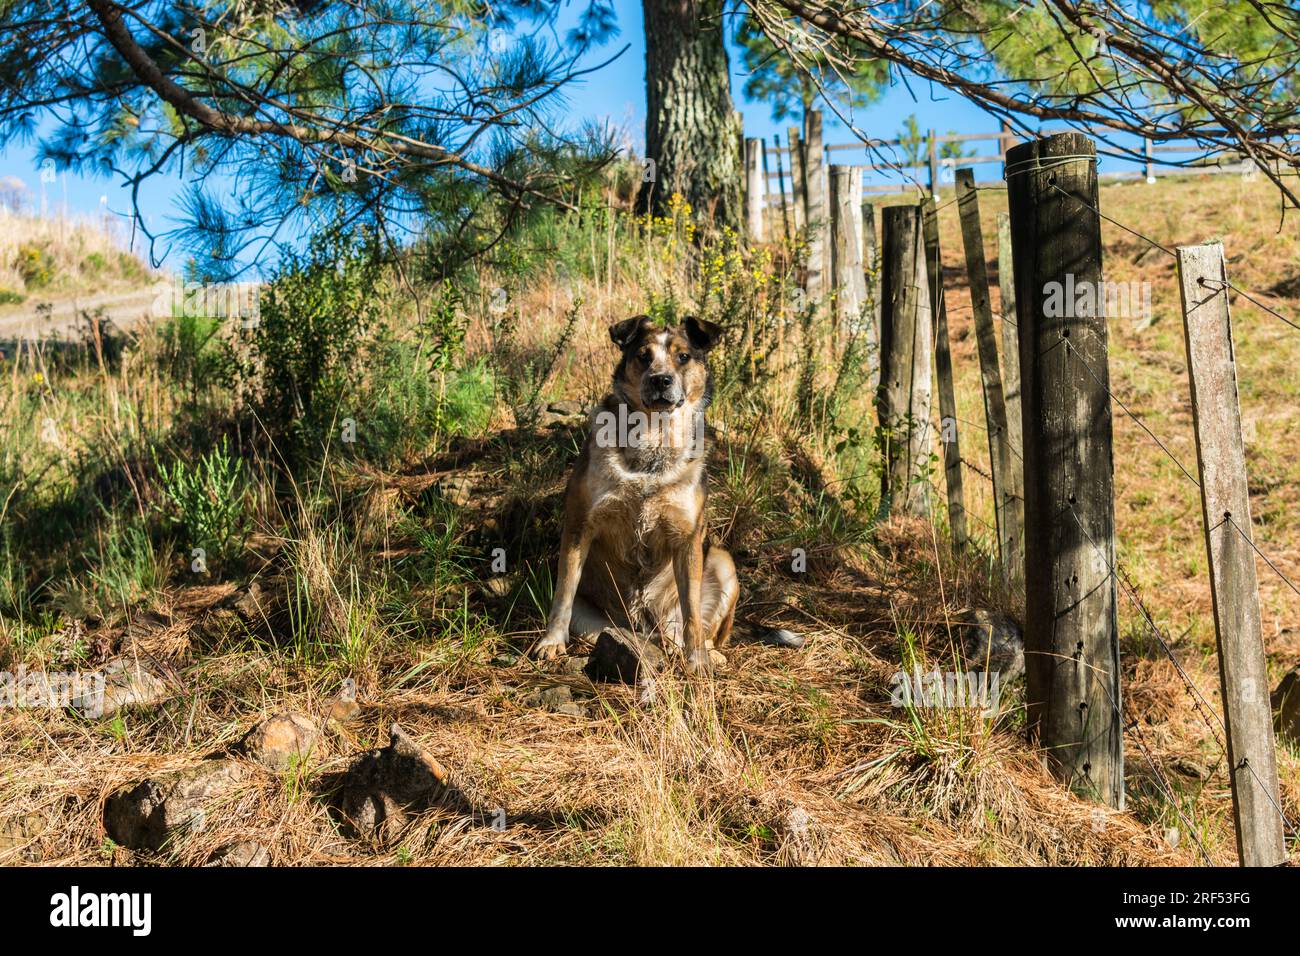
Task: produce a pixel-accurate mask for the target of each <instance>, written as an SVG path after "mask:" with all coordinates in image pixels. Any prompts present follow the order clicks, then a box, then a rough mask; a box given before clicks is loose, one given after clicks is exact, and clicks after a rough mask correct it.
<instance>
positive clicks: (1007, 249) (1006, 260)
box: [998, 212, 1025, 583]
mask: <svg viewBox="0 0 1300 956" xmlns="http://www.w3.org/2000/svg"><path fill="white" fill-rule="evenodd" d="M1011 259H1012V256H1011V216H1010V215H1009V214H1007V213H1005V212H1000V213H998V290H999V291H1000V292H1001V296H1002V395H1003V397H1004V398H1005V399H1006V407H1007V450H1008V452H1009V455H1008V461H1009V464H1010V468H1009V469H1008V470H1007V497H1008V501H1009V505H1010V507H1011V510H1012V516H1013V520H1014V522H1015V534H1014V538H1013V540H1012V543H1013V544H1014V545H1015V555H1016V562H1015V565H1014V568H1015V571H1016V574H1015V575H1014V580H1015V581H1017V582H1022V583H1023V581H1024V565H1025V562H1024V558H1025V543H1024V530H1025V440H1024V432H1023V426H1024V419H1023V416H1022V414H1021V409H1020V336H1019V335H1018V334H1017V331H1016V282H1015V267H1014V265H1013V264H1012V261H1011Z"/></svg>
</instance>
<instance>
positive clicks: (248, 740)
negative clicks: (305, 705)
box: [237, 712, 320, 770]
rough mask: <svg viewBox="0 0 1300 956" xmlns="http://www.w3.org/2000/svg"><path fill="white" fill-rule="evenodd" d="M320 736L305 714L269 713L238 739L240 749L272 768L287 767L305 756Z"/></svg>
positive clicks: (247, 755)
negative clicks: (271, 714)
mask: <svg viewBox="0 0 1300 956" xmlns="http://www.w3.org/2000/svg"><path fill="white" fill-rule="evenodd" d="M319 737H320V730H319V729H318V728H317V727H316V724H315V723H314V722H313V721H312V720H311V719H310V718H309V717H305V716H303V715H302V714H295V713H289V712H285V713H283V714H276V715H275V716H274V717H268V718H267V719H266V720H264V721H262V722H261V723H260V724H258V725H257V726H255V727H254V728H253V729H252V730H250V731H249V732H248V733H247V734H245V735H244V739H243V740H241V741H240V742H239V746H238V748H237V750H238V752H239V753H242V754H243V755H244V756H246V757H248V758H249V759H250V760H254V761H256V762H257V763H260V764H261V765H262V766H264V767H267V768H269V769H271V770H288V769H289V768H290V767H292V766H293V765H294V763H295V762H301V761H302V760H304V759H306V757H307V754H308V753H310V752H311V749H312V747H314V746H315V745H316V741H317V740H318V739H319Z"/></svg>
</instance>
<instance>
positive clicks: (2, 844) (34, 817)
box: [0, 812, 51, 854]
mask: <svg viewBox="0 0 1300 956" xmlns="http://www.w3.org/2000/svg"><path fill="white" fill-rule="evenodd" d="M50 825H51V821H50V817H49V816H47V815H46V814H45V813H38V812H32V813H24V814H21V815H19V816H16V817H9V818H8V819H6V820H3V821H0V854H3V853H5V852H7V851H10V850H17V849H18V848H19V847H24V846H27V845H28V844H29V843H31V842H32V841H33V840H36V839H37V838H38V837H40V835H41V834H43V833H44V832H45V831H46V830H48V829H50Z"/></svg>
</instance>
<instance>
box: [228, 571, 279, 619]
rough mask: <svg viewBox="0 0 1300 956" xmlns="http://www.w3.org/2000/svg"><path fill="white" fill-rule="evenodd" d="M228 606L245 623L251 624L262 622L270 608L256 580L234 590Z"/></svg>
mask: <svg viewBox="0 0 1300 956" xmlns="http://www.w3.org/2000/svg"><path fill="white" fill-rule="evenodd" d="M230 607H231V608H232V609H233V610H234V611H235V613H236V614H238V615H239V617H240V619H241V620H242V621H243V622H244V623H245V624H251V625H258V624H261V623H263V622H264V621H265V620H266V618H267V616H268V615H269V613H270V609H271V608H270V603H269V602H268V601H267V598H266V594H265V593H264V592H263V591H262V585H260V584H258V583H257V582H256V581H254V582H252V583H251V584H249V585H248V587H246V588H241V589H240V590H239V591H237V592H235V594H234V595H233V598H232V600H231V602H230Z"/></svg>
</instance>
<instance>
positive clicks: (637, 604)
mask: <svg viewBox="0 0 1300 956" xmlns="http://www.w3.org/2000/svg"><path fill="white" fill-rule="evenodd" d="M721 333H722V330H721V329H720V328H719V327H718V326H716V325H714V324H713V323H712V322H705V321H702V320H700V319H696V318H687V319H686V320H685V321H684V322H683V323H682V324H681V325H680V326H678V327H676V328H668V329H665V328H660V327H658V326H656V325H655V323H654V322H653V321H652V320H651V319H650V318H649V317H648V316H644V315H639V316H635V317H633V318H630V319H626V320H624V321H622V322H619V323H617V324H616V325H614V326H612V327H611V328H610V330H609V335H610V338H611V339H613V340H614V344H615V345H617V346H618V347H619V348H620V349H621V350H622V353H623V356H622V360H621V361H620V362H619V364H618V367H617V368H616V369H615V370H614V384H613V389H612V390H611V392H610V394H609V395H607V396H606V398H605V400H604V402H603V403H602V404H601V405H600V407H599V408H598V409H597V410H596V411H595V413H594V414H593V415H592V420H591V433H590V434H589V435H588V437H587V442H586V444H585V445H584V446H583V449H582V453H581V455H579V457H578V462H577V465H576V466H575V468H574V471H573V475H572V477H571V478H570V479H569V486H568V491H567V492H566V494H565V500H564V531H563V534H562V536H561V538H560V562H559V573H558V574H557V577H556V585H555V599H554V601H553V602H552V604H551V613H550V617H549V620H548V621H547V628H546V636H545V637H544V638H543V639H542V641H541V642H540V643H539V644H538V645H537V656H538V657H539V658H541V659H547V658H552V657H558V656H559V655H560V654H562V653H563V652H564V648H565V645H566V644H567V643H568V640H569V636H570V634H573V635H578V636H582V637H587V638H590V637H594V636H595V635H597V634H599V632H600V631H601V630H602V629H604V628H605V627H608V626H610V625H615V626H619V627H626V628H631V629H632V630H634V631H636V632H637V633H639V634H643V635H644V634H656V635H658V636H659V637H660V639H661V640H662V641H663V643H664V644H665V645H667V643H668V642H669V641H671V642H673V643H675V644H679V645H681V647H682V649H683V652H684V654H685V659H686V667H687V669H688V670H689V671H690V672H691V673H696V674H701V673H708V672H709V670H710V669H711V667H712V661H713V655H712V653H711V652H713V650H714V648H718V647H721V646H722V645H723V644H724V643H726V641H727V638H728V637H730V635H731V625H732V619H733V618H734V616H735V611H736V599H737V597H738V596H739V593H740V585H739V582H738V581H737V580H736V566H735V564H734V563H733V562H732V560H731V555H730V554H728V553H727V552H726V551H724V550H722V549H721V548H716V547H709V545H708V543H707V542H706V540H705V520H704V506H705V499H706V495H707V488H706V485H705V463H706V461H707V459H708V435H707V432H708V429H707V426H706V425H705V422H704V410H705V409H706V408H707V407H708V404H709V400H710V398H711V397H712V379H711V377H710V373H709V367H708V363H707V360H706V358H707V353H708V351H709V349H710V348H712V347H713V345H714V344H715V343H716V342H717V340H718V338H719V336H720V335H721Z"/></svg>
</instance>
